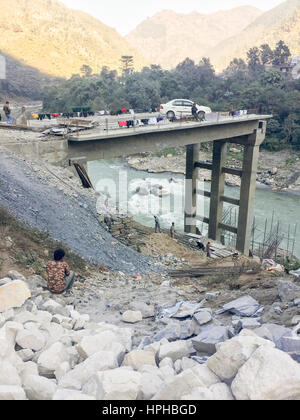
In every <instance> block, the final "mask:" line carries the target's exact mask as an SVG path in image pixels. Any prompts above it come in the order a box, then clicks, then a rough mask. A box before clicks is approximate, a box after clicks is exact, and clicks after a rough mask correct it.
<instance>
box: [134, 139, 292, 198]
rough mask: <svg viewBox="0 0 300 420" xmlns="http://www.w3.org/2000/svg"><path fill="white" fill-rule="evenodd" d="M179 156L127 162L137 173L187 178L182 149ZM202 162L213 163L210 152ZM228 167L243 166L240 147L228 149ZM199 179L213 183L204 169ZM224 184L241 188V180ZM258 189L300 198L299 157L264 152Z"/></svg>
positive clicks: (136, 158) (229, 178) (228, 179)
mask: <svg viewBox="0 0 300 420" xmlns="http://www.w3.org/2000/svg"><path fill="white" fill-rule="evenodd" d="M175 152H176V153H174V152H173V153H169V154H165V155H162V156H154V155H151V154H148V155H147V154H145V155H143V156H130V157H128V158H127V162H128V164H129V166H130V167H132V168H134V169H136V170H143V171H148V172H151V173H161V172H172V173H174V174H176V173H178V174H185V164H186V163H185V153H184V151H183V150H182V149H179V148H178V149H176V150H175ZM200 156H201V160H207V161H210V160H211V152H208V151H206V150H202V151H201V153H200ZM227 166H228V167H231V168H236V169H239V168H241V166H242V151H241V149H240V148H238V146H235V147H231V148H230V149H229V156H228V159H227ZM199 177H200V179H201V180H203V181H209V182H210V181H211V172H210V171H208V170H205V169H201V170H199ZM225 182H226V184H227V185H228V186H233V187H235V186H236V187H240V185H241V180H240V178H239V177H237V176H234V175H230V174H226V178H225ZM257 183H258V186H261V187H266V188H269V189H272V190H274V191H287V192H289V193H294V194H300V155H299V153H296V152H295V151H290V150H283V151H280V152H268V151H266V150H261V152H260V156H259V164H258V174H257Z"/></svg>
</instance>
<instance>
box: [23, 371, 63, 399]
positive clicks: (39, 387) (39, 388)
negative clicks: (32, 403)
mask: <svg viewBox="0 0 300 420" xmlns="http://www.w3.org/2000/svg"><path fill="white" fill-rule="evenodd" d="M23 388H24V390H25V393H26V396H27V398H28V399H29V400H36V401H46V400H52V398H53V395H54V394H55V392H56V390H57V385H56V384H55V383H54V382H53V381H51V380H50V379H47V378H43V377H42V376H37V375H28V376H26V379H25V380H24V382H23Z"/></svg>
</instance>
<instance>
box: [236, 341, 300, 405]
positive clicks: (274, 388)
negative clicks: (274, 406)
mask: <svg viewBox="0 0 300 420" xmlns="http://www.w3.org/2000/svg"><path fill="white" fill-rule="evenodd" d="M231 390H232V393H233V395H234V396H235V398H236V399H237V400H299V399H300V365H299V364H298V363H297V362H295V361H294V360H293V359H291V358H290V356H288V355H287V354H286V353H284V352H282V351H280V350H277V349H274V348H272V347H269V346H261V347H259V348H258V349H257V350H256V351H255V352H254V353H253V354H252V356H251V357H250V359H249V360H248V361H247V362H246V363H245V364H244V365H243V366H242V367H241V368H240V370H239V371H238V373H237V375H236V377H235V379H234V380H233V382H232V385H231Z"/></svg>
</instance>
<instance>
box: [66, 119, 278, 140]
mask: <svg viewBox="0 0 300 420" xmlns="http://www.w3.org/2000/svg"><path fill="white" fill-rule="evenodd" d="M213 117H215V118H212V119H209V120H208V121H203V122H187V121H184V122H181V121H178V122H177V121H174V122H168V123H163V124H159V123H158V124H156V125H145V126H140V127H134V128H127V127H124V128H118V129H108V130H104V129H102V130H100V129H95V130H93V132H89V134H82V133H81V134H79V133H78V134H72V135H69V137H68V140H69V141H70V142H86V141H93V140H95V141H96V140H102V139H103V140H107V139H114V138H124V137H130V136H140V135H145V134H151V133H167V132H176V131H177V132H180V131H181V130H182V131H184V130H187V129H191V130H192V129H195V128H196V129H199V128H201V127H203V128H204V127H211V126H228V125H232V124H233V125H236V124H241V123H245V122H250V121H259V120H266V119H269V118H272V116H271V115H254V114H253V115H243V116H239V117H220V116H218V117H216V115H214V116H213Z"/></svg>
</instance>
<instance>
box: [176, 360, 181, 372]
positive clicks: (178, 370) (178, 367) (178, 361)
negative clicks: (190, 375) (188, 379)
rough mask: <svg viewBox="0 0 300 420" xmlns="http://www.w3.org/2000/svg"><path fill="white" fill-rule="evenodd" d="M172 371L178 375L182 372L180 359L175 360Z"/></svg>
mask: <svg viewBox="0 0 300 420" xmlns="http://www.w3.org/2000/svg"><path fill="white" fill-rule="evenodd" d="M174 369H175V372H176V373H177V374H179V373H180V372H181V371H182V363H181V359H178V360H176V362H175V363H174Z"/></svg>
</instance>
